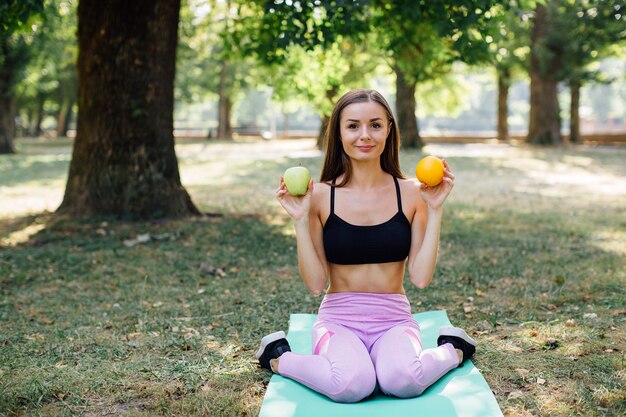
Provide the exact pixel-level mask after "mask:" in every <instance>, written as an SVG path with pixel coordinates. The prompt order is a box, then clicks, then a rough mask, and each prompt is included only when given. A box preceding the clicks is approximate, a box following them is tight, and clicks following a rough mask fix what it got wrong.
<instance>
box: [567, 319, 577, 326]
mask: <svg viewBox="0 0 626 417" xmlns="http://www.w3.org/2000/svg"><path fill="white" fill-rule="evenodd" d="M574 326H576V320H574V319H569V320H567V321H566V322H565V327H574Z"/></svg>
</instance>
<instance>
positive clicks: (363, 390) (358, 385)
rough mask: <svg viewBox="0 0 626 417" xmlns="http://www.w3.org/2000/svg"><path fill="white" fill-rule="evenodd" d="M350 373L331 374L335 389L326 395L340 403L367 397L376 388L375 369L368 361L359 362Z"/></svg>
mask: <svg viewBox="0 0 626 417" xmlns="http://www.w3.org/2000/svg"><path fill="white" fill-rule="evenodd" d="M360 365H361V366H359V369H355V370H354V372H351V373H350V375H337V374H335V375H333V379H334V380H335V382H336V383H335V384H334V385H335V388H336V389H335V390H333V392H330V393H328V397H329V398H330V399H332V400H333V401H336V402H340V403H355V402H358V401H361V400H362V399H364V398H366V397H368V396H369V395H370V394H372V393H373V392H374V389H376V371H375V370H374V365H373V364H372V363H371V362H370V363H365V364H360Z"/></svg>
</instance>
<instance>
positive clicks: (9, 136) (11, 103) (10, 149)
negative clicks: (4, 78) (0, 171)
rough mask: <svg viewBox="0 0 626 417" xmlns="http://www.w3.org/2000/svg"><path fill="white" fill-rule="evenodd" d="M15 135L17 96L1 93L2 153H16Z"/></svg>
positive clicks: (0, 134) (0, 124)
mask: <svg viewBox="0 0 626 417" xmlns="http://www.w3.org/2000/svg"><path fill="white" fill-rule="evenodd" d="M0 84H2V82H1V81H0ZM14 137H15V97H14V96H13V95H11V94H2V93H0V154H11V153H15V145H14V143H13V138H14Z"/></svg>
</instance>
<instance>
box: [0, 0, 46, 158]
mask: <svg viewBox="0 0 626 417" xmlns="http://www.w3.org/2000/svg"><path fill="white" fill-rule="evenodd" d="M42 13H43V0H6V1H3V2H2V3H0V154H6V153H14V152H15V146H14V144H13V138H14V136H15V102H16V94H15V90H16V86H17V84H18V83H19V82H21V81H22V79H23V78H24V75H23V73H22V71H23V70H24V68H25V67H26V65H27V64H28V62H29V60H30V59H31V58H32V57H33V56H34V55H35V50H34V49H33V48H31V47H30V45H31V44H32V43H33V38H34V33H36V31H37V27H38V26H37V23H35V22H36V20H37V19H38V18H39V16H40V15H41V14H42Z"/></svg>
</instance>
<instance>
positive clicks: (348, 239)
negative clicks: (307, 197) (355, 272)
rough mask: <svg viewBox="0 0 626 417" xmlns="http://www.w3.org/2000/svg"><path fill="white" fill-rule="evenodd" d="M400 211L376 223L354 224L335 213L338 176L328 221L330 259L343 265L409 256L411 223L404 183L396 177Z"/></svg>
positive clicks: (326, 242) (326, 245)
mask: <svg viewBox="0 0 626 417" xmlns="http://www.w3.org/2000/svg"><path fill="white" fill-rule="evenodd" d="M393 180H394V182H395V184H396V195H397V198H398V212H397V213H396V214H395V215H394V216H393V217H392V218H391V219H389V220H387V221H386V222H384V223H381V224H377V225H373V226H357V225H353V224H350V223H348V222H346V221H345V220H343V219H342V218H341V217H339V216H337V215H336V214H335V188H336V187H335V180H333V183H332V186H331V188H330V215H329V216H328V219H327V220H326V224H325V225H324V251H325V252H326V259H327V260H328V262H330V263H334V264H340V265H357V264H379V263H385V262H399V261H403V260H405V259H406V257H407V256H409V249H410V248H411V223H410V222H409V221H408V219H407V218H406V216H405V215H404V212H403V211H402V199H401V197H400V184H398V179H397V178H396V177H393Z"/></svg>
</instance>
